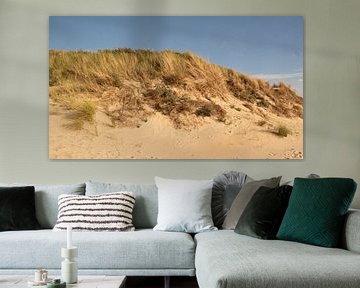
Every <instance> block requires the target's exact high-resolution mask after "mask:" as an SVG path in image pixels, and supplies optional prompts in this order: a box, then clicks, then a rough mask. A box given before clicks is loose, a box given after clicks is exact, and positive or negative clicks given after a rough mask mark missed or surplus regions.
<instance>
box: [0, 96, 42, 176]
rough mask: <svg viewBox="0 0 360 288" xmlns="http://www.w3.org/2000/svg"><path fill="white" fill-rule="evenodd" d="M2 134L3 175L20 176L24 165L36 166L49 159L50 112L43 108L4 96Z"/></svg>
mask: <svg viewBox="0 0 360 288" xmlns="http://www.w3.org/2000/svg"><path fill="white" fill-rule="evenodd" d="M0 135H1V136H0V139H1V140H0V175H4V174H5V175H18V174H19V173H20V172H21V171H22V168H23V167H24V166H30V167H33V168H32V169H36V166H38V163H39V161H41V160H42V159H44V160H46V159H47V158H48V118H47V111H46V110H42V109H41V108H40V107H36V106H33V105H29V104H26V103H24V102H22V101H20V100H18V99H16V100H15V99H14V100H11V99H6V98H5V99H4V98H3V99H1V100H0ZM4 171H6V173H5V172H4ZM24 171H26V169H25V170H24Z"/></svg>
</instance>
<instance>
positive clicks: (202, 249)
mask: <svg viewBox="0 0 360 288" xmlns="http://www.w3.org/2000/svg"><path fill="white" fill-rule="evenodd" d="M195 242H196V245H197V247H196V257H195V268H196V276H197V280H198V283H199V286H200V288H225V287H226V288H238V287H241V288H246V287H249V288H250V287H251V288H260V287H261V288H263V287H274V288H304V287H312V288H317V287H322V288H323V287H327V288H338V287H342V288H346V287H349V288H350V287H357V286H358V285H359V283H360V273H359V271H360V270H359V269H360V254H358V253H353V252H350V251H347V250H343V249H335V248H323V247H317V246H312V245H307V244H301V243H297V242H288V241H281V240H261V239H256V238H253V237H249V236H245V235H239V234H236V233H234V232H233V231H229V230H221V231H214V232H207V233H201V234H198V235H196V236H195Z"/></svg>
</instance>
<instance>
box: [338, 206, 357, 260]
mask: <svg viewBox="0 0 360 288" xmlns="http://www.w3.org/2000/svg"><path fill="white" fill-rule="evenodd" d="M342 240H343V243H342V244H343V245H342V247H343V248H345V249H347V250H349V251H353V252H357V253H360V210H349V212H348V214H347V215H346V219H345V223H344V231H343V239H342Z"/></svg>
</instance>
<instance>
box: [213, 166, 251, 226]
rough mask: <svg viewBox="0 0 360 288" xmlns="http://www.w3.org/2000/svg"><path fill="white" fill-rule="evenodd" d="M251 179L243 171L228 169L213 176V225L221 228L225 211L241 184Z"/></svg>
mask: <svg viewBox="0 0 360 288" xmlns="http://www.w3.org/2000/svg"><path fill="white" fill-rule="evenodd" d="M249 180H251V178H250V177H249V176H247V175H246V174H245V173H242V172H238V171H228V172H223V173H220V174H218V175H217V176H216V177H215V178H214V185H213V189H212V199H211V213H212V217H213V221H214V225H215V226H216V227H217V228H221V227H222V224H223V222H224V219H225V216H226V214H227V212H228V211H229V210H230V207H231V205H232V203H233V201H234V199H235V198H236V196H237V194H238V193H239V191H240V189H241V187H242V186H243V184H244V183H245V182H247V181H249Z"/></svg>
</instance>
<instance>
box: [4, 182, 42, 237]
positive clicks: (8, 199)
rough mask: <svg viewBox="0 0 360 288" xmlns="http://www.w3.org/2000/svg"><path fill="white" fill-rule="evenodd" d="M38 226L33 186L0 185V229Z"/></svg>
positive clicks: (31, 228) (10, 229) (21, 228)
mask: <svg viewBox="0 0 360 288" xmlns="http://www.w3.org/2000/svg"><path fill="white" fill-rule="evenodd" d="M39 228H40V224H39V222H38V221H37V219H36V216H35V188H34V187H33V186H26V187H0V231H13V230H34V229H39Z"/></svg>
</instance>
